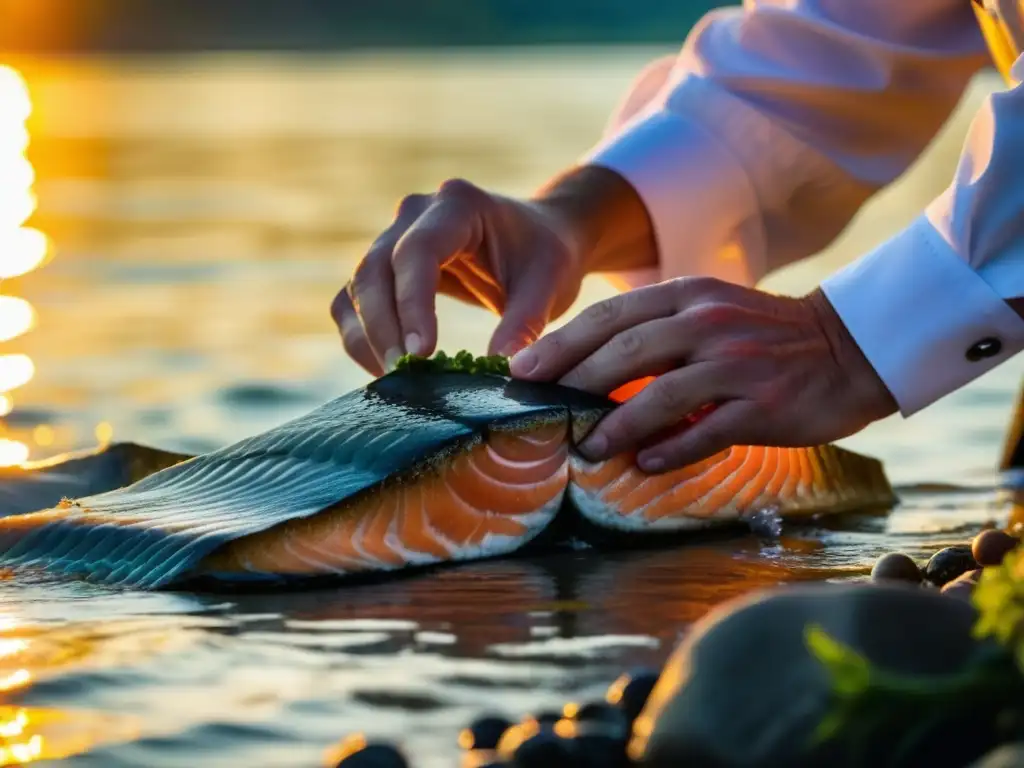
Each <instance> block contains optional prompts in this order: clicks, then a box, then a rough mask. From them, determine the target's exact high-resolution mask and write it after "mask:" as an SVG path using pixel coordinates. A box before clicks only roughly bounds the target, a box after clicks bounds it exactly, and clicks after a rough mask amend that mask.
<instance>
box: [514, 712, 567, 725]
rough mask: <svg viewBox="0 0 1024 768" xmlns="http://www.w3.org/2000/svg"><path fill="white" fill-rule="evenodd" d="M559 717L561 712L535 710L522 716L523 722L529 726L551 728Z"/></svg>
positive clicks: (560, 717)
mask: <svg viewBox="0 0 1024 768" xmlns="http://www.w3.org/2000/svg"><path fill="white" fill-rule="evenodd" d="M561 719H562V713H561V712H548V711H545V712H537V713H536V714H533V715H527V716H526V717H525V718H523V724H524V725H527V726H531V727H540V728H551V727H553V726H554V724H555V723H557V722H558V721H559V720H561Z"/></svg>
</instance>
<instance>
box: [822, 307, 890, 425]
mask: <svg viewBox="0 0 1024 768" xmlns="http://www.w3.org/2000/svg"><path fill="white" fill-rule="evenodd" d="M804 301H805V302H806V303H807V305H808V306H809V307H810V310H811V312H812V313H813V315H814V318H815V320H816V322H817V324H818V326H819V330H820V332H821V334H822V335H823V337H824V339H825V341H826V342H827V343H828V346H829V350H830V351H831V353H832V359H833V361H834V362H835V367H836V373H837V376H838V378H839V385H840V388H841V389H843V390H845V391H846V396H847V397H848V398H849V399H850V401H851V402H852V403H853V404H854V406H855V408H854V410H855V412H856V413H858V414H859V415H860V416H861V417H862V420H863V425H864V426H866V425H867V424H870V423H871V422H874V421H878V420H879V419H884V418H886V417H887V416H891V415H892V414H894V413H896V411H897V410H898V409H899V405H898V404H897V402H896V398H895V397H893V395H892V392H890V391H889V388H888V387H886V385H885V382H884V381H883V380H882V377H881V376H879V375H878V372H877V371H876V370H875V369H874V367H873V366H872V365H871V363H870V361H869V360H868V358H867V357H866V356H865V355H864V352H863V351H862V350H861V348H860V347H859V346H858V344H857V342H856V341H855V340H854V338H853V335H852V334H851V333H850V331H849V329H847V327H846V325H845V324H844V323H843V320H842V318H841V317H840V316H839V313H838V312H836V310H835V307H833V306H832V303H831V302H830V301H829V300H828V297H827V296H826V295H825V292H824V291H822V290H821V288H815V289H814V290H813V291H812V292H811V293H809V294H808V295H807V296H806V297H804Z"/></svg>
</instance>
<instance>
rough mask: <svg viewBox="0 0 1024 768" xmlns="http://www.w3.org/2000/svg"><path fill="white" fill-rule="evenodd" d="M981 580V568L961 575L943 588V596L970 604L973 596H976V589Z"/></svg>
mask: <svg viewBox="0 0 1024 768" xmlns="http://www.w3.org/2000/svg"><path fill="white" fill-rule="evenodd" d="M980 578H981V568H976V569H974V570H972V571H967V572H966V573H961V574H960V575H959V576H957V577H956V578H955V579H953V580H952V581H950V582H947V583H946V585H945V586H943V587H942V594H944V595H947V596H949V597H955V598H957V599H960V600H966V601H968V602H969V601H970V599H971V595H972V594H974V587H975V586H977V584H978V579H980Z"/></svg>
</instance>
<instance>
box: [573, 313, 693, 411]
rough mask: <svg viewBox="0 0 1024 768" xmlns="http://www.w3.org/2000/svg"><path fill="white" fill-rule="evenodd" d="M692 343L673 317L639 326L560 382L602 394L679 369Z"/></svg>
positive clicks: (603, 347)
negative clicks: (638, 380)
mask: <svg viewBox="0 0 1024 768" xmlns="http://www.w3.org/2000/svg"><path fill="white" fill-rule="evenodd" d="M692 342H693V339H692V338H691V337H690V335H689V334H687V333H685V331H684V329H683V328H682V327H681V325H680V323H679V320H678V317H676V316H672V317H662V318H658V319H657V320H652V321H650V322H649V323H641V324H640V325H636V326H633V327H632V328H628V329H626V330H624V331H621V332H619V333H617V334H615V335H614V336H612V338H611V339H609V340H608V343H606V344H604V345H602V346H601V347H599V348H598V349H597V350H596V351H595V352H594V353H593V354H591V355H590V356H589V357H587V358H585V359H584V360H582V361H581V362H580V363H579V364H578V365H577V366H576V367H575V368H573V369H572V370H571V371H569V372H568V373H567V374H565V376H563V377H562V378H561V379H559V383H560V384H564V385H565V386H567V387H575V388H576V389H583V390H586V391H587V392H593V393H595V394H600V395H605V394H608V393H609V392H611V391H612V390H615V389H617V388H618V387H621V386H622V385H623V384H627V383H629V382H631V381H634V380H636V379H640V378H643V377H645V376H659V375H661V374H663V373H666V372H667V371H671V370H672V369H674V368H678V367H679V366H680V365H681V364H682V363H683V362H685V361H686V359H687V357H688V355H689V353H690V350H691V348H692Z"/></svg>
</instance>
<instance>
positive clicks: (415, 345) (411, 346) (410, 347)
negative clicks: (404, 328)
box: [405, 333, 420, 355]
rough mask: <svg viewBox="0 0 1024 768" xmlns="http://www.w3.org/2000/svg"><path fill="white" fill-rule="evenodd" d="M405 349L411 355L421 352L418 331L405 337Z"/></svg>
mask: <svg viewBox="0 0 1024 768" xmlns="http://www.w3.org/2000/svg"><path fill="white" fill-rule="evenodd" d="M405 351H406V352H408V353H409V354H410V355H418V354H420V335H419V334H418V333H410V334H409V335H407V336H406V337H405Z"/></svg>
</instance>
